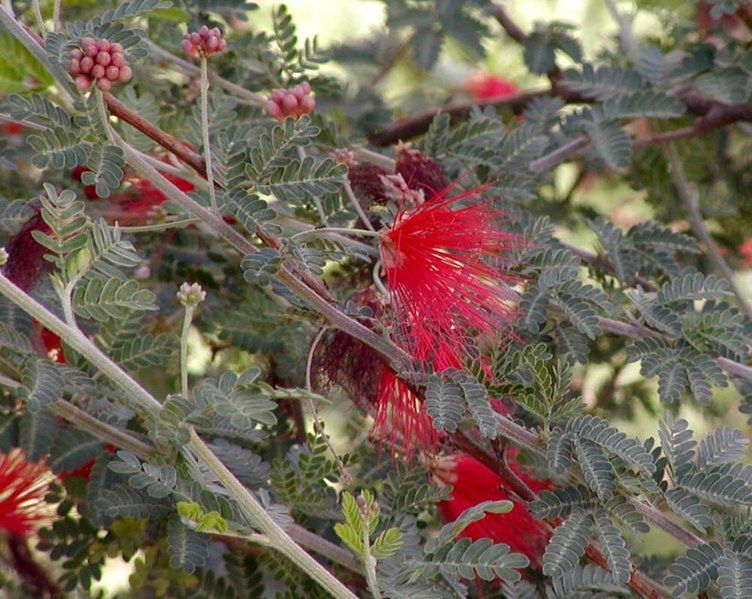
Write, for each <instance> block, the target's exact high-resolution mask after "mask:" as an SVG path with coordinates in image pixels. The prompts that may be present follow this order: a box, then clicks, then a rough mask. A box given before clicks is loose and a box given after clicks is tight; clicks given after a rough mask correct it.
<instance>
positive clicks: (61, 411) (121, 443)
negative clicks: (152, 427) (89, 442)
mask: <svg viewBox="0 0 752 599" xmlns="http://www.w3.org/2000/svg"><path fill="white" fill-rule="evenodd" d="M49 408H50V409H51V410H52V411H53V412H54V413H55V414H57V415H58V416H60V417H61V418H64V419H65V420H67V421H68V422H70V423H71V424H73V425H75V426H76V427H77V428H79V429H81V430H84V431H86V432H87V433H90V434H92V435H94V436H95V437H97V438H99V439H101V440H102V441H104V442H105V443H112V445H114V446H115V447H119V448H121V449H125V450H127V451H130V452H131V453H134V454H136V455H137V456H139V457H140V458H143V459H145V460H148V459H150V458H153V457H154V455H155V454H156V453H157V450H156V448H154V447H152V446H151V445H147V444H146V443H144V442H143V441H141V440H140V439H137V438H136V437H134V436H133V435H131V434H129V433H126V432H125V431H123V430H121V429H119V428H115V427H114V426H110V425H109V424H105V423H104V422H102V421H101V420H98V419H97V418H95V417H94V416H92V415H91V414H87V413H86V412H84V411H83V410H82V409H80V408H78V407H77V406H74V405H73V404H72V403H70V402H68V401H65V400H63V399H59V400H58V401H56V402H54V403H52V404H50V406H49Z"/></svg>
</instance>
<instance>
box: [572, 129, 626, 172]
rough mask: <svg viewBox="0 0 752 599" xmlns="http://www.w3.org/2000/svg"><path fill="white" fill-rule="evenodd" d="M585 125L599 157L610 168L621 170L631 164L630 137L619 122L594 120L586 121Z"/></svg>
mask: <svg viewBox="0 0 752 599" xmlns="http://www.w3.org/2000/svg"><path fill="white" fill-rule="evenodd" d="M584 126H585V130H586V131H587V134H588V137H589V138H590V141H591V142H593V147H594V148H595V151H596V152H597V153H598V157H599V158H601V159H602V160H603V162H605V163H606V164H607V165H608V167H609V168H612V169H614V170H620V169H624V168H627V167H628V166H629V163H630V161H631V159H632V150H631V147H630V145H629V138H628V137H627V135H626V133H624V131H623V130H622V128H621V127H620V126H619V124H618V123H617V122H615V121H604V120H594V121H586V122H585V123H584Z"/></svg>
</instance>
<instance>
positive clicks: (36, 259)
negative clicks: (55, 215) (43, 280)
mask: <svg viewBox="0 0 752 599" xmlns="http://www.w3.org/2000/svg"><path fill="white" fill-rule="evenodd" d="M33 231H42V232H43V233H49V232H50V228H49V227H48V226H47V223H45V222H44V220H42V215H41V214H40V213H39V212H37V213H36V214H35V215H34V216H32V217H31V218H30V219H29V220H28V221H26V224H25V225H24V226H23V227H22V228H21V230H20V231H19V232H18V233H16V234H15V235H14V236H13V237H12V238H11V239H10V241H9V242H8V245H6V246H5V249H6V250H7V252H8V262H7V264H6V265H5V270H4V273H5V276H6V277H8V279H10V280H11V282H12V283H13V284H14V285H15V286H16V287H19V288H21V289H23V290H24V291H26V292H27V293H28V292H29V291H30V290H31V288H32V287H33V285H34V284H35V283H36V282H37V280H39V277H40V275H41V274H42V273H43V271H45V270H47V269H49V268H50V266H51V263H50V262H47V261H46V260H45V259H44V255H45V253H46V252H47V250H46V249H45V248H44V246H43V245H41V244H39V243H37V241H36V240H35V239H34V238H33V237H32V235H31V234H32V232H33Z"/></svg>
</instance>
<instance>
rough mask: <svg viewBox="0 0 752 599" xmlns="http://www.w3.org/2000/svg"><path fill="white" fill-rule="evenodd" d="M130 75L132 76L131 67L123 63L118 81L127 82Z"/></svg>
mask: <svg viewBox="0 0 752 599" xmlns="http://www.w3.org/2000/svg"><path fill="white" fill-rule="evenodd" d="M131 77H133V69H131V68H130V67H129V66H128V65H125V66H124V67H123V68H122V69H120V74H119V75H118V81H120V83H128V82H129V81H130V80H131Z"/></svg>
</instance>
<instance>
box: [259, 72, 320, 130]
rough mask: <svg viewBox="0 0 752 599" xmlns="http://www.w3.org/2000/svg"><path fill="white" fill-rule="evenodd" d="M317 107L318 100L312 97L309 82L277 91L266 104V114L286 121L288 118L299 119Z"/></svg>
mask: <svg viewBox="0 0 752 599" xmlns="http://www.w3.org/2000/svg"><path fill="white" fill-rule="evenodd" d="M315 107H316V100H315V99H314V98H313V96H311V86H310V85H309V84H308V82H307V81H304V82H303V83H300V84H298V85H296V86H295V87H293V88H290V89H275V90H274V91H272V93H271V94H269V99H268V101H267V102H266V114H267V115H268V116H270V117H271V118H273V119H275V120H278V121H284V120H285V119H286V118H287V117H288V116H291V117H293V118H298V117H301V116H303V115H304V114H310V113H311V112H313V109H314V108H315Z"/></svg>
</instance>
